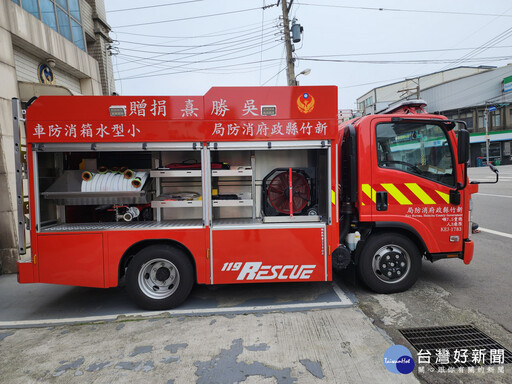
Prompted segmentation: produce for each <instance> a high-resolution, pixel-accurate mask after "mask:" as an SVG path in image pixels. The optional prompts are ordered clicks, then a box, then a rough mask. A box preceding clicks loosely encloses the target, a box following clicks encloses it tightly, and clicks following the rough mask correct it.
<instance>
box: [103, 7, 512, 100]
mask: <svg viewBox="0 0 512 384" xmlns="http://www.w3.org/2000/svg"><path fill="white" fill-rule="evenodd" d="M288 2H289V0H288ZM276 3H277V0H188V1H185V0H166V1H164V0H148V1H144V2H141V1H135V0H123V1H120V0H105V6H106V9H107V21H108V23H109V25H110V26H111V27H112V31H111V33H110V36H111V37H112V38H113V39H114V43H113V44H112V45H113V49H112V53H113V63H114V77H115V79H116V90H117V92H118V93H119V94H121V95H171V96H174V95H203V94H205V93H206V92H207V91H208V89H210V88H211V87H214V86H286V85H287V79H286V69H285V67H286V61H285V48H284V42H283V27H282V18H281V19H280V17H281V16H282V12H281V6H276V5H275V4H276ZM263 7H265V9H263ZM292 18H295V19H296V20H297V21H296V22H297V23H299V24H300V25H301V26H302V27H303V28H304V30H303V33H302V37H301V41H300V42H299V43H295V44H294V47H295V52H294V57H295V74H296V75H297V74H299V73H300V72H301V71H303V70H305V69H311V72H310V74H309V75H307V76H306V75H300V76H298V77H297V80H298V81H299V82H300V85H336V86H337V87H338V106H339V108H340V109H356V108H357V107H356V99H357V98H358V97H359V96H362V95H363V94H365V93H366V92H367V91H369V90H371V89H373V88H375V87H378V86H380V85H385V84H389V83H392V82H397V81H400V80H403V79H406V78H412V77H417V76H420V75H424V74H427V73H432V72H437V71H441V70H444V69H448V68H454V67H457V66H461V65H464V66H480V65H486V66H487V65H490V66H498V67H499V66H504V65H507V64H509V63H512V49H511V48H512V2H510V0H487V1H481V0H450V1H447V0H429V1H422V2H420V1H411V0H343V1H335V0H294V1H293V4H292V6H291V9H290V19H292Z"/></svg>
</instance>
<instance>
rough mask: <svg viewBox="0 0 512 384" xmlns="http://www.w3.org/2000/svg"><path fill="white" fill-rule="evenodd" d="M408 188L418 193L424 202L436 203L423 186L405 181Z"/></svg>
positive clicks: (418, 196) (417, 195)
mask: <svg viewBox="0 0 512 384" xmlns="http://www.w3.org/2000/svg"><path fill="white" fill-rule="evenodd" d="M405 185H406V186H407V188H409V189H410V190H411V192H412V193H414V194H415V195H416V197H417V198H418V199H420V200H421V202H422V203H423V204H435V203H436V202H435V201H434V200H432V198H431V197H430V196H429V195H427V194H426V193H425V191H424V190H423V189H421V187H420V186H419V185H418V184H416V183H405Z"/></svg>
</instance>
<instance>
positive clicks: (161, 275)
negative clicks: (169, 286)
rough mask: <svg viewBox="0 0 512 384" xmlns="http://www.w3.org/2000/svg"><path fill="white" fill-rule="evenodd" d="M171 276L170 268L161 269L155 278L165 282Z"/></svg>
mask: <svg viewBox="0 0 512 384" xmlns="http://www.w3.org/2000/svg"><path fill="white" fill-rule="evenodd" d="M170 276H171V271H169V269H168V268H164V267H160V268H158V270H157V271H156V274H155V277H156V279H157V280H160V281H165V280H167V279H168V278H169V277H170Z"/></svg>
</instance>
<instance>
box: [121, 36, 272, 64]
mask: <svg viewBox="0 0 512 384" xmlns="http://www.w3.org/2000/svg"><path fill="white" fill-rule="evenodd" d="M274 41H276V40H275V38H274V37H270V38H268V39H266V40H265V43H266V44H269V43H272V42H274ZM259 45H260V43H255V44H251V45H247V46H244V47H240V45H239V44H237V48H228V47H225V48H228V49H214V50H211V51H204V52H194V53H193V54H192V55H189V56H186V57H192V56H198V55H209V54H212V53H224V54H226V52H231V53H237V52H240V51H246V50H247V49H249V48H254V47H258V46H259ZM122 50H123V51H129V52H141V53H163V52H158V51H146V50H144V49H133V48H123V49H122ZM165 54H166V55H171V54H175V53H172V52H168V53H165ZM176 54H177V55H181V53H176ZM223 56H225V55H223ZM182 59H183V58H182ZM170 61H175V60H170Z"/></svg>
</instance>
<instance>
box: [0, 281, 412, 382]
mask: <svg viewBox="0 0 512 384" xmlns="http://www.w3.org/2000/svg"><path fill="white" fill-rule="evenodd" d="M33 287H38V286H37V285H34V286H33ZM4 294H5V293H2V294H1V295H4ZM214 294H215V292H214ZM322 295H323V296H325V293H324V294H322ZM75 298H77V299H79V297H75ZM36 299H37V298H33V299H32V300H36ZM56 307H58V306H57V305H56ZM3 310H5V308H4V309H3ZM87 315H88V313H83V316H84V317H87ZM154 316H155V317H154V318H140V317H136V316H135V317H129V318H126V317H123V316H121V317H120V318H118V319H117V320H115V321H109V322H103V323H84V324H79V325H77V324H75V325H60V326H52V327H48V326H44V327H37V328H14V329H0V361H1V362H2V363H1V364H0V382H1V383H10V384H11V383H12V384H16V383H20V384H21V383H23V384H25V383H32V382H43V383H46V382H51V383H135V382H148V381H150V380H151V382H154V383H164V384H165V383H169V384H170V383H175V384H189V383H199V384H214V383H222V384H224V383H238V382H243V383H245V384H254V383H263V384H270V383H279V384H287V383H370V382H378V383H393V384H398V383H417V382H418V381H417V380H416V378H415V377H414V376H413V375H412V374H410V375H398V374H393V373H390V372H388V371H387V370H386V368H385V367H384V365H383V355H384V352H385V351H386V349H387V348H388V347H389V346H390V345H391V342H390V341H389V340H388V339H387V337H386V336H385V335H383V334H382V333H381V332H380V331H379V330H378V329H377V328H376V327H375V326H374V325H373V324H372V323H371V321H370V320H369V319H368V318H367V317H366V316H365V315H364V314H363V313H362V312H361V311H360V310H359V309H358V308H357V307H354V306H349V307H347V306H345V307H341V308H322V309H310V310H302V311H296V312H284V311H280V312H268V311H267V312H265V311H263V312H261V313H251V314H243V313H242V314H224V315H203V316H182V315H173V316H169V314H161V315H160V316H157V314H156V313H155V314H154Z"/></svg>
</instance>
